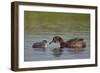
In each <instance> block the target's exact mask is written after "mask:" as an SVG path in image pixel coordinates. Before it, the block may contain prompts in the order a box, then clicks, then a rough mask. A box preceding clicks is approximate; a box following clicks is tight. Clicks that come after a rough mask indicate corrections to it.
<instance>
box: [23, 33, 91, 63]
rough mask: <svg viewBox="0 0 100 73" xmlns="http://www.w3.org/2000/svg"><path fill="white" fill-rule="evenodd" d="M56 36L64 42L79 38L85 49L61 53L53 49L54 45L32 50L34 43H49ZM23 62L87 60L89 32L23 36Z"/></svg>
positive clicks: (64, 50)
mask: <svg viewBox="0 0 100 73" xmlns="http://www.w3.org/2000/svg"><path fill="white" fill-rule="evenodd" d="M56 35H59V36H61V37H62V38H63V39H64V40H65V41H67V40H69V39H72V38H75V37H79V38H80V37H81V38H84V40H85V42H86V47H85V48H83V49H82V50H80V51H76V50H73V49H72V50H69V48H64V49H63V51H61V50H59V49H58V48H53V46H54V45H51V46H49V48H46V49H41V48H32V44H33V43H34V42H39V41H42V40H44V39H45V40H47V41H49V42H50V41H51V40H52V38H53V37H54V36H56ZM24 40H25V41H24V61H47V60H63V59H87V58H90V34H89V32H74V33H63V34H32V33H25V34H24Z"/></svg>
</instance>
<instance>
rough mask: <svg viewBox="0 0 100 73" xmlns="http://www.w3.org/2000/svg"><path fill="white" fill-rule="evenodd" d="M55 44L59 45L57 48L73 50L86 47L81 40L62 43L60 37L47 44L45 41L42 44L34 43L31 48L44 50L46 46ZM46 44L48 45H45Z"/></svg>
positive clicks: (75, 39) (76, 39)
mask: <svg viewBox="0 0 100 73" xmlns="http://www.w3.org/2000/svg"><path fill="white" fill-rule="evenodd" d="M52 43H55V44H59V45H58V46H59V48H60V49H62V48H73V49H82V48H85V47H86V43H85V42H84V39H83V38H74V39H70V40H68V41H66V42H65V41H64V40H63V38H62V37H60V36H54V37H53V39H52V41H51V42H49V44H48V41H47V40H43V41H42V42H36V43H33V45H32V48H44V49H46V48H47V47H48V45H50V44H52ZM47 44H48V45H47Z"/></svg>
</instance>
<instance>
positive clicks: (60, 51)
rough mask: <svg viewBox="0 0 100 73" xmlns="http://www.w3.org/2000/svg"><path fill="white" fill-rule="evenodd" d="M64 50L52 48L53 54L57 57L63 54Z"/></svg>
mask: <svg viewBox="0 0 100 73" xmlns="http://www.w3.org/2000/svg"><path fill="white" fill-rule="evenodd" d="M62 52H63V50H61V49H60V48H54V49H53V50H52V55H54V56H55V57H60V56H61V55H62Z"/></svg>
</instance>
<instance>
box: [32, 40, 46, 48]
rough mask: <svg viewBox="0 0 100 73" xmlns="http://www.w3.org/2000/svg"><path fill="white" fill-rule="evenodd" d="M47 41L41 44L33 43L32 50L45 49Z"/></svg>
mask: <svg viewBox="0 0 100 73" xmlns="http://www.w3.org/2000/svg"><path fill="white" fill-rule="evenodd" d="M46 43H47V40H43V41H42V42H36V43H33V45H32V48H46V47H47V46H46Z"/></svg>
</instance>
